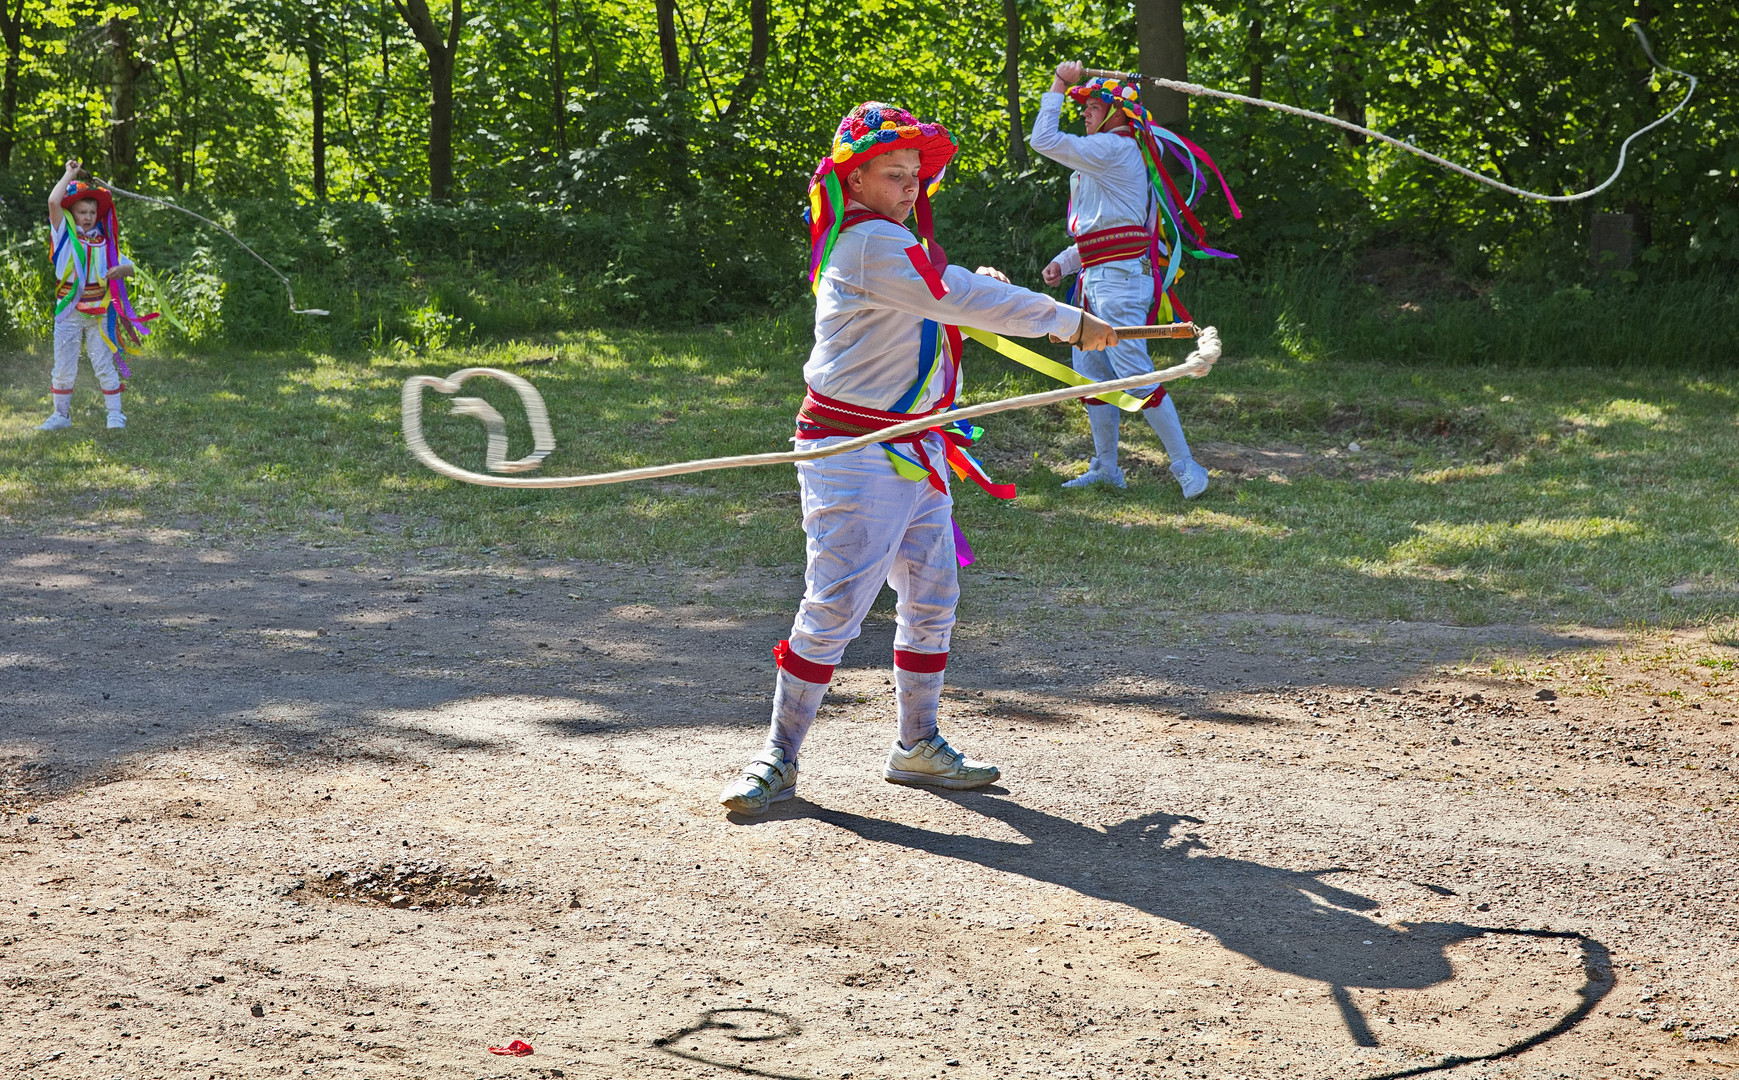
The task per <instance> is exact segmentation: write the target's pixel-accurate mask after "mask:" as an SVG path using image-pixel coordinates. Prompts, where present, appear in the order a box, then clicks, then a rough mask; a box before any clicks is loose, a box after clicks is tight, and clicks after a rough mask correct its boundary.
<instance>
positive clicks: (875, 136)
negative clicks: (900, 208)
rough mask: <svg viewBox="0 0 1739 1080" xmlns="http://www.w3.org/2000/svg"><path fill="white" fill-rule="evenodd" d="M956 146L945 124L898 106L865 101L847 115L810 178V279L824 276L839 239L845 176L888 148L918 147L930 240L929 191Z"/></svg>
mask: <svg viewBox="0 0 1739 1080" xmlns="http://www.w3.org/2000/svg"><path fill="white" fill-rule="evenodd" d="M955 149H956V146H955V143H954V136H952V135H950V134H948V129H947V128H945V127H943V126H942V125H941V124H925V123H920V122H919V121H918V118H917V117H915V116H913V115H912V114H911V113H909V112H907V111H906V110H905V109H902V108H899V107H898V106H895V105H884V104H882V103H881V102H879V101H866V102H864V103H863V104H862V105H859V106H858V107H857V108H855V109H853V110H851V111H850V112H848V113H846V114H845V117H844V119H842V120H840V122H839V127H838V129H837V130H835V131H834V133H833V149H832V150H831V151H829V152H828V155H827V156H826V157H824V158H822V159H821V163H820V164H818V165H817V166H816V167H815V175H814V177H812V178H811V179H810V181H809V241H810V258H809V281H810V284H811V285H814V284H815V283H817V282H819V281H820V280H821V272H822V271H823V270H825V269H827V260H828V257H829V256H830V255H832V254H833V245H834V242H835V241H837V240H838V239H839V226H840V222H841V221H842V220H843V219H844V217H845V189H844V187H843V181H844V178H845V177H847V176H850V175H851V172H852V170H853V169H856V168H858V167H859V166H861V165H863V164H865V163H867V162H868V161H870V159H872V158H875V157H878V156H880V155H882V154H885V153H887V152H888V151H889V150H916V151H918V205H917V206H916V207H915V208H914V209H915V212H916V215H917V218H918V235H919V236H921V237H923V238H924V239H925V240H929V239H930V238H931V234H932V229H931V224H930V194H931V192H933V191H934V190H935V189H936V187H937V185H938V184H939V183H940V181H941V179H942V171H943V170H944V169H946V168H947V167H948V162H949V161H950V160H952V159H953V157H954V151H955Z"/></svg>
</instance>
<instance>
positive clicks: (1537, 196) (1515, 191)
mask: <svg viewBox="0 0 1739 1080" xmlns="http://www.w3.org/2000/svg"><path fill="white" fill-rule="evenodd" d="M1630 28H1631V29H1632V30H1633V31H1635V32H1636V38H1637V40H1638V41H1640V42H1641V43H1642V51H1643V55H1645V56H1647V57H1648V60H1649V63H1651V64H1653V65H1654V66H1655V67H1657V68H1659V69H1660V70H1662V71H1665V72H1668V73H1670V74H1673V75H1677V76H1679V77H1680V78H1681V79H1685V80H1687V81H1689V83H1690V86H1689V87H1688V88H1687V89H1686V90H1685V97H1684V100H1683V101H1680V102H1679V103H1678V105H1676V106H1674V107H1673V110H1672V111H1671V112H1669V113H1667V114H1666V115H1665V116H1662V117H1661V118H1660V119H1658V120H1656V121H1655V122H1654V123H1652V124H1649V125H1648V126H1647V127H1642V128H1638V129H1637V130H1636V131H1634V132H1632V133H1631V135H1630V137H1629V138H1627V139H1625V140H1624V143H1623V144H1622V145H1621V146H1619V148H1618V167H1617V168H1615V169H1613V170H1612V175H1611V176H1608V177H1607V178H1606V181H1605V183H1602V184H1600V185H1599V186H1597V187H1591V188H1589V189H1588V190H1587V191H1578V192H1576V193H1575V194H1574V195H1546V194H1543V193H1541V192H1538V191H1528V190H1526V189H1524V188H1519V187H1512V186H1510V185H1509V184H1506V183H1504V182H1503V181H1501V180H1494V179H1492V178H1491V177H1489V176H1485V175H1482V174H1480V173H1476V172H1474V171H1473V170H1472V169H1469V168H1466V167H1465V166H1461V165H1457V164H1456V163H1455V162H1453V161H1449V160H1447V159H1445V158H1441V157H1438V156H1437V155H1436V154H1433V153H1431V152H1430V151H1429V150H1421V149H1420V148H1419V147H1417V146H1414V145H1413V144H1412V143H1409V142H1403V141H1402V140H1400V139H1397V138H1395V137H1393V136H1391V135H1385V134H1383V133H1382V132H1380V131H1372V130H1371V129H1370V128H1368V127H1361V126H1360V125H1358V124H1355V123H1353V122H1351V121H1350V120H1342V119H1341V118H1340V117H1338V116H1329V115H1328V114H1326V113H1319V112H1312V111H1311V110H1309V109H1301V108H1299V107H1298V106H1296V105H1286V104H1283V103H1281V102H1278V101H1269V100H1268V99H1267V98H1259V97H1249V96H1247V95H1244V94H1234V93H1232V92H1231V91H1229V90H1215V89H1213V88H1211V87H1207V86H1202V85H1200V84H1199V83H1192V82H1179V81H1178V80H1176V79H1163V78H1160V77H1159V76H1157V75H1141V74H1138V73H1135V72H1127V71H1107V70H1103V69H1100V68H1088V69H1086V70H1085V71H1084V72H1083V74H1086V75H1091V76H1095V77H1098V78H1102V79H1127V80H1133V81H1140V82H1145V83H1147V84H1148V85H1150V86H1158V87H1162V88H1164V89H1166V90H1176V91H1178V92H1179V93H1183V94H1193V95H1195V96H1197V97H1212V98H1221V99H1224V100H1226V101H1236V102H1239V103H1240V104H1244V105H1258V106H1260V107H1262V108H1264V109H1273V110H1275V111H1276V112H1283V113H1287V114H1290V115H1292V116H1302V117H1304V118H1306V119H1308V120H1320V121H1322V122H1323V123H1325V124H1333V125H1334V126H1335V127H1338V128H1345V129H1346V130H1348V131H1356V132H1358V133H1359V134H1360V135H1363V136H1365V137H1367V138H1371V139H1376V140H1377V141H1378V142H1382V143H1387V144H1388V145H1390V146H1393V147H1395V148H1396V149H1398V150H1405V151H1407V152H1408V153H1409V154H1417V155H1418V156H1420V157H1422V158H1424V159H1425V160H1426V161H1429V162H1431V163H1432V164H1433V165H1441V166H1442V167H1444V168H1445V169H1448V170H1449V171H1450V172H1455V173H1460V174H1461V175H1462V176H1465V177H1467V178H1468V179H1469V180H1477V181H1479V182H1480V183H1482V184H1485V185H1488V186H1490V187H1494V188H1497V189H1498V190H1499V191H1502V192H1506V193H1508V194H1510V195H1516V196H1519V197H1521V198H1524V199H1533V200H1536V201H1538V202H1547V203H1568V202H1577V201H1579V200H1581V199H1586V198H1590V197H1592V196H1594V195H1598V194H1600V193H1601V192H1602V191H1605V190H1606V189H1607V188H1609V187H1611V186H1612V185H1613V183H1614V182H1615V181H1616V180H1617V179H1618V177H1619V174H1620V173H1622V172H1624V160H1625V155H1626V154H1628V153H1629V152H1630V144H1631V143H1633V142H1635V141H1636V140H1637V139H1638V138H1639V137H1641V136H1643V135H1646V134H1648V133H1649V132H1651V131H1653V130H1654V129H1655V128H1657V127H1660V126H1661V125H1662V124H1664V123H1666V122H1667V121H1668V120H1671V119H1672V118H1673V117H1675V116H1677V115H1678V114H1679V113H1680V112H1681V111H1682V110H1683V109H1684V107H1685V106H1686V105H1689V104H1690V103H1691V95H1692V94H1695V93H1696V92H1697V77H1696V76H1695V75H1691V74H1689V73H1687V72H1683V71H1679V70H1678V69H1676V68H1670V67H1667V66H1666V65H1665V64H1663V63H1661V62H1660V61H1659V60H1656V59H1655V55H1654V50H1653V49H1652V48H1650V47H1649V43H1648V38H1647V37H1646V36H1644V35H1643V32H1642V27H1640V26H1638V25H1636V24H1634V23H1632V24H1631V27H1630Z"/></svg>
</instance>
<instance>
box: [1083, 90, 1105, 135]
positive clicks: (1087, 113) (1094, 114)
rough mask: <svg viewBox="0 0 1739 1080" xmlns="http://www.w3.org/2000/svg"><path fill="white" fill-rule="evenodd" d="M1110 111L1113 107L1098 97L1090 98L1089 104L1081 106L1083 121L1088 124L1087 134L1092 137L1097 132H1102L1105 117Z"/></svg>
mask: <svg viewBox="0 0 1739 1080" xmlns="http://www.w3.org/2000/svg"><path fill="white" fill-rule="evenodd" d="M1110 111H1111V106H1109V105H1107V104H1105V102H1104V101H1102V100H1101V99H1099V98H1096V97H1090V98H1088V99H1087V103H1086V104H1085V105H1082V106H1081V119H1082V120H1083V121H1085V122H1086V124H1087V134H1089V135H1091V134H1093V133H1094V132H1096V131H1100V130H1102V129H1103V127H1104V124H1105V116H1106V114H1108V113H1109V112H1110Z"/></svg>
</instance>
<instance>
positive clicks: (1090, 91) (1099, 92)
mask: <svg viewBox="0 0 1739 1080" xmlns="http://www.w3.org/2000/svg"><path fill="white" fill-rule="evenodd" d="M1080 79H1081V65H1080V64H1079V63H1076V62H1073V61H1071V62H1068V63H1065V64H1061V65H1059V66H1058V67H1057V73H1056V78H1055V79H1054V80H1053V81H1052V82H1051V89H1050V92H1049V93H1047V94H1045V95H1044V97H1043V99H1042V101H1041V103H1040V105H1039V113H1038V117H1037V119H1035V120H1034V121H1033V134H1032V139H1031V143H1032V148H1033V150H1035V151H1036V152H1038V153H1040V154H1043V155H1044V156H1045V157H1048V158H1050V159H1051V160H1052V161H1056V162H1059V163H1061V164H1063V165H1067V166H1068V167H1070V168H1071V169H1073V170H1075V172H1074V175H1072V176H1070V177H1069V234H1070V235H1071V236H1072V237H1074V240H1075V243H1074V244H1073V245H1072V246H1070V247H1069V248H1066V249H1064V250H1063V252H1062V253H1060V254H1059V255H1058V256H1057V257H1056V258H1055V259H1053V260H1051V263H1050V265H1048V266H1046V267H1045V271H1044V280H1045V283H1046V284H1047V285H1053V286H1054V285H1056V284H1058V283H1060V282H1061V281H1062V280H1063V278H1064V277H1066V276H1068V275H1070V274H1078V275H1079V277H1078V279H1077V281H1076V285H1075V297H1074V298H1077V299H1078V300H1079V302H1080V304H1081V306H1082V307H1084V308H1086V309H1087V310H1088V311H1091V312H1093V313H1094V314H1095V315H1098V316H1100V317H1102V318H1104V319H1106V320H1107V321H1108V322H1110V323H1111V324H1112V325H1114V326H1130V325H1140V324H1144V323H1154V322H1173V321H1184V320H1188V319H1189V313H1188V312H1187V311H1185V310H1184V308H1183V305H1181V304H1180V303H1178V300H1177V296H1176V294H1175V293H1174V292H1173V291H1172V287H1173V285H1174V283H1175V282H1176V280H1177V278H1178V277H1179V275H1180V268H1179V267H1180V262H1181V256H1182V255H1183V254H1184V253H1185V252H1186V251H1187V252H1188V253H1189V254H1190V255H1193V256H1196V257H1198V258H1209V257H1216V258H1231V257H1232V256H1229V255H1227V254H1225V253H1224V252H1220V251H1215V250H1213V249H1212V248H1209V247H1205V246H1203V244H1202V230H1201V225H1200V223H1198V222H1197V221H1196V218H1195V215H1194V214H1193V213H1191V206H1192V205H1193V204H1194V201H1195V199H1196V197H1197V196H1198V195H1199V194H1200V192H1201V190H1202V189H1203V187H1204V186H1205V185H1204V184H1203V183H1202V181H1203V179H1204V177H1203V175H1202V171H1201V168H1200V166H1199V165H1198V164H1197V162H1198V161H1199V162H1201V163H1205V164H1206V165H1207V166H1208V168H1210V169H1213V168H1214V163H1213V161H1212V160H1210V159H1209V158H1208V156H1207V154H1206V153H1204V152H1203V151H1202V149H1201V148H1200V147H1198V146H1196V145H1195V144H1194V143H1192V142H1190V141H1189V140H1188V139H1184V138H1182V137H1181V136H1178V135H1174V134H1173V133H1171V132H1169V131H1167V130H1166V129H1164V128H1162V127H1160V126H1158V125H1157V124H1154V123H1152V122H1150V121H1149V120H1148V118H1147V113H1146V111H1145V110H1144V109H1143V108H1142V107H1141V102H1140V98H1139V96H1138V95H1137V93H1136V90H1135V87H1134V86H1132V85H1129V84H1125V83H1119V82H1117V81H1116V80H1106V79H1093V80H1091V81H1090V82H1088V83H1087V84H1086V85H1085V86H1075V85H1074V84H1075V83H1077V82H1079V81H1080ZM1071 87H1073V89H1070V88H1071ZM1064 91H1068V93H1069V96H1070V97H1071V98H1073V99H1074V100H1075V101H1076V102H1077V103H1078V104H1080V105H1081V112H1082V116H1083V118H1084V120H1085V124H1086V129H1087V133H1086V134H1085V135H1068V134H1065V133H1063V132H1062V131H1061V130H1059V128H1058V124H1059V122H1060V120H1061V115H1062V109H1063V93H1064ZM1167 152H1169V153H1171V154H1172V155H1173V156H1174V157H1176V158H1178V160H1180V161H1181V162H1182V163H1183V164H1184V165H1185V167H1186V168H1187V170H1188V171H1189V173H1190V180H1191V183H1190V194H1189V195H1188V196H1187V197H1186V196H1185V195H1183V194H1182V193H1181V192H1180V191H1179V190H1178V188H1177V186H1176V184H1174V183H1173V182H1172V179H1171V176H1170V174H1169V173H1167V172H1166V170H1165V165H1164V162H1163V158H1164V155H1165V154H1166V153H1167ZM1215 175H1216V176H1218V175H1219V173H1218V170H1215ZM1221 186H1222V188H1223V187H1224V186H1225V185H1224V181H1223V180H1222V181H1221ZM1231 197H1232V195H1231V192H1230V191H1229V190H1228V191H1227V192H1226V198H1227V201H1230V200H1231ZM1232 209H1233V212H1234V214H1235V213H1236V212H1237V204H1236V203H1233V204H1232ZM1186 229H1187V230H1189V231H1187V232H1186V231H1185V230H1186ZM1162 261H1163V263H1164V270H1163V274H1162V272H1161V264H1162ZM1074 368H1075V370H1076V371H1078V372H1080V373H1081V374H1082V375H1085V376H1086V377H1088V378H1090V379H1092V380H1094V381H1095V382H1098V381H1102V380H1105V379H1112V378H1124V377H1126V376H1131V375H1139V374H1141V373H1142V372H1144V371H1152V370H1153V362H1152V361H1151V360H1149V359H1148V355H1147V342H1146V341H1142V340H1131V341H1125V342H1122V343H1120V344H1118V345H1117V346H1116V347H1114V348H1111V349H1107V350H1105V351H1104V352H1102V353H1088V352H1084V351H1082V350H1080V349H1077V350H1075V353H1074ZM1144 392H1145V393H1148V394H1150V395H1151V396H1150V397H1149V398H1148V401H1147V405H1146V407H1145V408H1144V409H1143V410H1142V415H1143V416H1145V417H1146V418H1147V422H1148V423H1149V424H1150V425H1152V427H1153V430H1154V433H1155V434H1156V435H1158V436H1159V440H1160V442H1162V443H1164V444H1165V452H1166V454H1167V455H1168V456H1169V457H1170V458H1171V473H1172V476H1174V477H1176V479H1177V482H1178V484H1179V485H1180V486H1181V487H1182V488H1183V495H1184V498H1186V499H1193V498H1195V497H1196V496H1197V495H1200V494H1201V493H1202V492H1203V491H1205V490H1207V487H1208V470H1206V469H1204V468H1203V467H1202V466H1201V465H1199V464H1197V462H1196V460H1195V458H1194V457H1192V456H1191V455H1190V446H1189V441H1188V440H1186V439H1185V438H1184V433H1183V424H1182V423H1181V422H1180V421H1179V420H1178V415H1177V406H1176V405H1175V404H1173V403H1172V400H1171V397H1170V395H1168V394H1167V393H1166V392H1165V387H1163V386H1159V387H1156V388H1155V389H1153V390H1151V391H1141V390H1132V391H1130V393H1131V394H1133V395H1134V396H1136V397H1140V396H1141V395H1142V394H1143V393H1144ZM1086 405H1087V419H1088V422H1089V423H1090V424H1091V426H1092V429H1093V460H1092V462H1091V464H1089V466H1088V468H1087V471H1086V472H1084V473H1082V474H1081V475H1080V476H1078V477H1076V478H1075V479H1073V480H1070V481H1068V482H1067V483H1065V484H1064V485H1063V486H1064V487H1066V488H1080V487H1087V486H1089V485H1092V484H1110V485H1111V486H1113V487H1119V488H1120V487H1123V486H1125V481H1124V478H1123V470H1122V469H1120V468H1118V465H1117V438H1118V430H1119V428H1120V427H1121V411H1120V410H1119V409H1118V408H1117V407H1116V406H1115V405H1107V404H1104V403H1102V402H1099V401H1098V400H1097V399H1094V398H1088V399H1086Z"/></svg>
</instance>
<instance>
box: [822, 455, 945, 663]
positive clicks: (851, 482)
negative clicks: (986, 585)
mask: <svg viewBox="0 0 1739 1080" xmlns="http://www.w3.org/2000/svg"><path fill="white" fill-rule="evenodd" d="M802 445H804V446H805V447H810V446H815V445H817V443H811V442H805V443H803V444H802ZM924 446H925V449H926V450H927V451H928V452H929V455H930V460H931V461H933V462H935V463H936V465H937V467H938V468H940V469H942V470H943V471H944V475H946V469H947V465H946V464H945V461H944V458H943V456H942V440H941V439H940V438H939V437H937V436H935V435H930V436H928V437H927V438H926V439H925V440H924ZM902 449H908V450H909V449H910V448H909V447H902ZM797 479H798V483H799V485H800V487H801V489H802V493H803V532H804V535H805V536H806V537H807V538H808V540H807V544H806V547H807V555H808V557H807V564H806V566H805V569H804V572H803V582H804V592H803V603H802V604H801V605H800V606H799V607H798V609H797V620H796V622H795V623H794V624H793V625H792V627H791V639H790V640H791V651H792V652H795V653H796V654H797V655H798V656H800V657H802V658H803V659H805V660H808V661H811V662H812V663H816V664H829V665H832V664H837V663H839V661H840V657H842V656H843V655H844V654H845V646H846V643H847V642H849V641H851V639H853V638H855V637H857V635H858V631H859V629H860V628H861V627H862V625H863V620H864V616H866V615H868V614H869V610H870V605H871V604H873V603H874V602H875V598H876V594H877V593H879V592H880V591H881V587H882V583H883V582H886V583H887V584H888V585H890V586H892V587H893V590H894V592H895V593H896V594H898V602H897V603H896V605H895V614H896V618H897V626H896V629H895V630H894V648H896V649H901V650H905V651H909V652H919V653H945V652H947V651H948V641H949V637H950V636H951V635H952V633H953V631H954V607H955V605H956V604H957V603H958V602H959V600H960V581H959V564H958V563H957V562H956V561H955V557H954V525H953V513H954V499H953V497H952V496H951V495H948V494H944V493H943V492H939V491H937V490H936V489H935V488H934V487H932V486H930V484H929V483H928V482H927V481H924V480H915V481H914V480H908V479H906V478H905V477H903V476H901V475H900V474H899V473H897V472H895V471H894V466H893V463H892V462H890V461H889V460H888V455H887V452H886V451H884V450H883V449H882V448H881V447H879V446H868V447H865V448H864V449H862V450H853V451H850V452H848V453H844V454H838V455H836V456H834V457H828V458H821V459H819V460H817V461H805V462H801V463H799V464H798V466H797Z"/></svg>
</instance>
